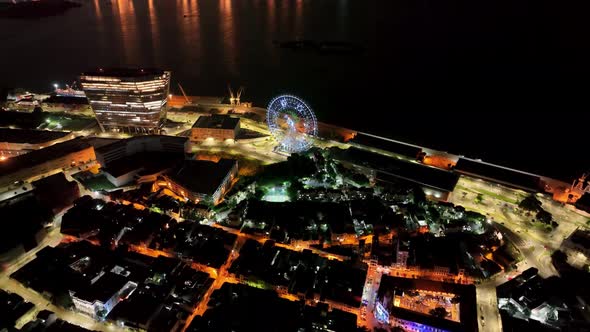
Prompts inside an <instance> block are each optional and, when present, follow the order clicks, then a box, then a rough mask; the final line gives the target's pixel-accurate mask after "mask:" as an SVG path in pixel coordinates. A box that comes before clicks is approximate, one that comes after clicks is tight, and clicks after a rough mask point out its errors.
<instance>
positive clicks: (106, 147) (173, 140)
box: [96, 135, 188, 154]
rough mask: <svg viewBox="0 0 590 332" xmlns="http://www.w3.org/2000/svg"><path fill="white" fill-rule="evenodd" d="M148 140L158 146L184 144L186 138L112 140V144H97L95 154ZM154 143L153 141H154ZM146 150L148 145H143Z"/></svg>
mask: <svg viewBox="0 0 590 332" xmlns="http://www.w3.org/2000/svg"><path fill="white" fill-rule="evenodd" d="M150 140H158V141H159V143H160V144H185V143H186V142H187V140H188V138H186V137H178V136H166V135H143V136H134V137H130V138H127V139H121V140H114V141H113V142H112V143H110V142H105V143H104V144H103V143H102V142H99V145H100V146H97V147H96V153H101V154H105V153H108V152H110V151H113V150H117V149H119V148H121V147H122V146H127V144H130V143H134V142H135V141H138V142H142V141H144V142H145V141H150ZM154 142H155V141H154ZM145 146H146V148H145V149H144V151H148V150H150V149H149V144H147V145H145Z"/></svg>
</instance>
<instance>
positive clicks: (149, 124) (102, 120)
mask: <svg viewBox="0 0 590 332" xmlns="http://www.w3.org/2000/svg"><path fill="white" fill-rule="evenodd" d="M80 85H81V86H82V89H83V90H84V93H86V97H88V101H89V102H90V106H91V107H92V110H93V111H94V114H95V115H96V120H97V121H98V124H99V125H100V128H101V130H102V131H107V130H115V131H128V132H132V133H158V132H160V129H161V127H162V125H163V123H164V120H165V119H166V103H167V101H168V92H169V89H170V72H169V71H164V70H159V69H151V68H150V69H148V68H144V69H123V68H98V69H96V70H93V71H88V72H84V73H82V74H81V75H80Z"/></svg>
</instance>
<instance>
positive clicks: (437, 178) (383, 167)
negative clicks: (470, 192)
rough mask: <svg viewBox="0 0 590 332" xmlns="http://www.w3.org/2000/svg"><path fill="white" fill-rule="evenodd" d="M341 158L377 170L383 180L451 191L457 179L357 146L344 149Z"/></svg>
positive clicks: (455, 176) (454, 176)
mask: <svg viewBox="0 0 590 332" xmlns="http://www.w3.org/2000/svg"><path fill="white" fill-rule="evenodd" d="M342 159H344V160H348V161H350V162H352V163H354V164H358V165H362V166H365V167H370V168H373V169H375V170H377V171H379V172H378V174H377V178H378V179H380V180H383V181H388V179H392V178H397V179H402V180H406V181H411V182H414V183H417V184H420V185H424V186H428V187H432V188H437V189H440V190H444V191H453V189H454V188H455V185H456V184H457V181H458V179H459V177H458V176H457V175H456V174H453V173H452V172H448V171H445V170H441V169H438V168H434V167H430V166H424V165H421V164H418V163H415V162H409V161H404V160H401V159H398V158H394V157H388V156H385V155H382V154H378V153H373V152H370V151H365V150H361V149H357V148H350V149H348V150H346V152H345V154H344V156H343V158H342Z"/></svg>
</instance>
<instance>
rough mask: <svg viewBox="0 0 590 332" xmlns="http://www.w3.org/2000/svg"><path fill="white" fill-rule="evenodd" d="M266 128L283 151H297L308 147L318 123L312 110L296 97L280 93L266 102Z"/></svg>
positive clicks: (316, 130) (316, 131)
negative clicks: (280, 94)
mask: <svg viewBox="0 0 590 332" xmlns="http://www.w3.org/2000/svg"><path fill="white" fill-rule="evenodd" d="M266 122H267V123H268V129H269V130H270V132H271V134H272V135H273V136H274V137H275V139H276V140H277V141H278V142H279V148H280V149H281V150H283V151H285V152H289V153H297V152H302V151H305V150H307V149H309V148H310V147H311V145H312V141H311V136H317V133H318V123H317V120H316V118H315V115H314V114H313V111H312V110H311V108H310V107H309V106H307V104H305V102H304V101H303V100H301V99H299V98H298V97H295V96H291V95H282V96H278V97H276V98H274V99H273V100H271V101H270V103H269V104H268V111H267V113H266Z"/></svg>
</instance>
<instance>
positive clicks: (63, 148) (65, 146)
mask: <svg viewBox="0 0 590 332" xmlns="http://www.w3.org/2000/svg"><path fill="white" fill-rule="evenodd" d="M91 147H92V146H91V145H90V144H88V143H87V142H85V141H84V140H83V139H82V138H79V137H78V138H74V139H71V140H69V141H65V142H61V143H57V144H55V145H52V146H48V147H46V148H43V149H40V150H34V151H31V152H29V153H27V154H24V155H20V156H16V157H13V158H10V159H7V160H5V161H3V162H2V163H0V175H6V174H11V173H14V172H17V171H19V170H21V169H27V168H30V167H32V166H34V165H39V164H42V163H44V162H47V161H50V160H55V159H59V158H61V157H63V156H65V155H67V154H70V153H74V152H78V151H81V150H84V149H87V148H91Z"/></svg>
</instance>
